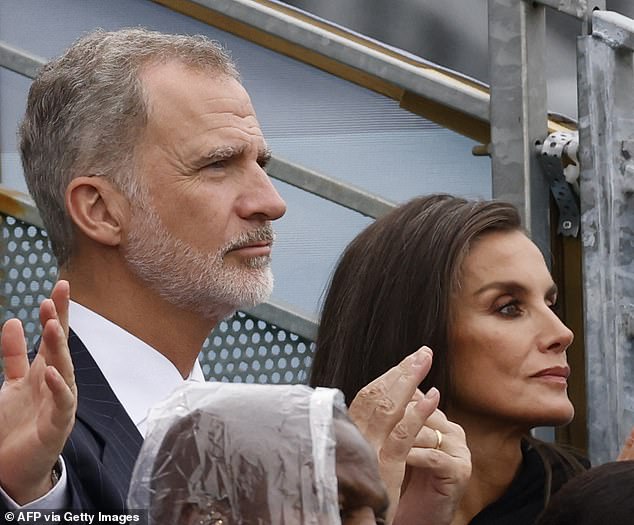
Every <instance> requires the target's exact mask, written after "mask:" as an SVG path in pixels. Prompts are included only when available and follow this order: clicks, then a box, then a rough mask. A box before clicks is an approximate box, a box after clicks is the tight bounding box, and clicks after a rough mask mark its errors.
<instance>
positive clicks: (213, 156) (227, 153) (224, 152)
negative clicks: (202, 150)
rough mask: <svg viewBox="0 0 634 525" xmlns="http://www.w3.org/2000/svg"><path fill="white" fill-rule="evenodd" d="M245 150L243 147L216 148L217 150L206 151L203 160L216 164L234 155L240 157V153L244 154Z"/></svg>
mask: <svg viewBox="0 0 634 525" xmlns="http://www.w3.org/2000/svg"><path fill="white" fill-rule="evenodd" d="M245 149H246V147H245V146H218V147H217V148H213V149H211V150H209V151H207V153H206V154H205V156H204V160H206V161H211V162H216V161H219V160H224V159H228V158H231V157H234V156H236V155H241V154H242V153H244V150H245Z"/></svg>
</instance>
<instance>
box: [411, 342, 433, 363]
mask: <svg viewBox="0 0 634 525" xmlns="http://www.w3.org/2000/svg"><path fill="white" fill-rule="evenodd" d="M431 358H432V353H431V350H430V349H429V348H427V347H426V346H423V347H422V348H420V349H419V350H417V351H416V353H415V354H414V362H413V365H414V366H424V365H426V364H427V363H428V362H429V361H431Z"/></svg>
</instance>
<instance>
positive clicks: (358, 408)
mask: <svg viewBox="0 0 634 525" xmlns="http://www.w3.org/2000/svg"><path fill="white" fill-rule="evenodd" d="M431 363H432V353H431V350H430V349H429V348H426V347H423V348H421V349H419V350H418V351H416V352H414V353H413V354H411V355H409V356H407V357H406V358H405V359H403V361H401V362H400V363H399V364H398V365H397V366H395V367H393V368H391V369H390V370H388V371H387V372H386V373H385V374H383V375H382V376H380V377H378V378H377V379H375V380H374V381H372V382H371V383H369V384H368V385H367V386H365V387H364V388H362V389H361V390H360V391H359V393H358V394H357V395H356V397H355V398H354V400H353V401H352V403H351V404H350V409H349V411H348V413H349V414H350V417H351V418H352V420H353V421H354V422H355V424H356V425H357V426H358V427H359V429H360V430H361V432H363V433H364V434H365V437H366V438H367V439H368V440H370V441H372V442H376V441H382V440H383V439H384V438H385V437H386V436H387V435H388V434H389V433H390V432H391V430H392V428H393V427H394V425H395V424H396V423H397V422H398V421H399V420H400V419H401V418H402V417H403V413H404V411H405V407H406V405H407V403H409V401H410V400H411V399H412V397H413V396H414V395H415V392H416V389H417V388H418V385H419V384H420V383H421V381H422V380H423V379H424V378H425V376H426V375H427V373H428V372H429V369H430V368H431Z"/></svg>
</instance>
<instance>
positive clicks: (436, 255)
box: [310, 194, 586, 501]
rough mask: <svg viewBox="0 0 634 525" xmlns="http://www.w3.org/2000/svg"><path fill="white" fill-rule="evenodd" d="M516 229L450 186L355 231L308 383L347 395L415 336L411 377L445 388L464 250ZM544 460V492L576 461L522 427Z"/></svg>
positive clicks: (507, 209) (515, 222) (329, 300)
mask: <svg viewBox="0 0 634 525" xmlns="http://www.w3.org/2000/svg"><path fill="white" fill-rule="evenodd" d="M500 231H506V232H513V231H523V228H522V225H521V219H520V216H519V213H518V211H517V209H516V208H515V207H514V206H513V205H512V204H509V203H506V202H500V201H491V200H489V201H485V200H480V201H477V200H467V199H463V198H459V197H454V196H451V195H444V194H441V195H430V196H426V197H419V198H416V199H413V200H411V201H409V202H408V203H406V204H404V205H402V206H399V207H398V208H396V209H394V210H393V211H392V212H390V213H389V214H387V215H385V216H383V217H381V218H379V219H378V220H376V221H375V222H374V223H373V224H371V225H370V226H368V227H367V228H366V229H365V230H364V231H362V232H361V233H360V234H359V235H358V236H357V237H356V238H355V239H354V240H353V241H352V242H351V243H350V245H349V246H348V247H347V248H346V250H345V251H344V253H343V255H342V256H341V258H340V260H339V263H338V265H337V268H336V270H335V272H334V275H333V277H332V280H331V282H330V286H329V289H328V292H327V295H326V299H325V302H324V306H323V309H322V315H321V322H320V326H319V330H318V333H317V341H316V346H317V349H316V352H315V355H314V360H313V364H312V369H311V374H310V385H311V386H329V387H335V388H339V389H340V390H342V391H343V392H344V395H345V398H346V402H347V403H348V404H350V403H351V401H352V400H353V399H354V397H355V396H356V394H357V393H358V392H359V390H361V389H362V388H363V387H364V386H365V385H367V384H368V383H370V382H371V381H372V380H374V379H376V378H377V377H379V376H380V375H382V374H383V373H385V372H386V371H387V370H388V369H390V368H392V367H393V366H395V365H397V364H398V363H399V362H400V361H402V360H403V359H404V358H405V357H406V356H407V355H409V354H411V353H412V352H414V351H415V350H417V349H418V348H420V347H421V346H423V345H426V346H428V347H430V348H431V349H432V350H433V352H434V359H433V365H432V368H431V371H430V372H429V374H428V375H427V377H426V378H425V380H424V381H423V383H422V384H421V385H420V387H421V389H422V390H423V391H424V392H426V391H427V390H429V388H431V387H432V386H435V387H436V388H438V389H439V390H440V392H441V398H440V399H441V402H440V408H441V409H443V410H445V409H446V408H447V405H448V403H450V402H451V399H452V397H453V385H452V380H451V378H452V361H451V355H450V353H449V346H450V345H449V338H450V334H451V329H452V311H451V302H452V301H451V299H452V295H453V294H454V293H455V292H456V290H457V289H459V287H460V285H461V271H462V265H463V261H464V260H465V258H466V256H467V255H468V253H469V250H470V249H471V248H472V247H473V246H474V244H475V243H477V242H478V241H479V240H480V239H482V238H483V237H484V236H486V235H488V234H490V233H493V232H500ZM525 441H526V442H527V445H528V447H529V448H533V449H534V450H535V451H536V452H537V454H539V456H540V458H541V460H542V462H543V464H544V469H545V479H544V500H545V501H548V499H549V498H550V495H551V493H553V492H555V491H556V490H557V489H558V488H559V487H560V486H561V484H562V483H564V482H565V481H566V480H567V479H569V478H570V477H571V476H572V475H574V474H576V473H577V472H581V471H583V470H585V468H586V467H585V466H584V465H583V464H582V462H580V460H579V457H580V455H576V454H574V453H571V452H569V451H567V450H565V449H564V448H562V447H559V446H555V445H551V444H548V443H544V442H541V441H539V440H537V439H534V438H532V437H530V436H528V435H527V436H526V439H525Z"/></svg>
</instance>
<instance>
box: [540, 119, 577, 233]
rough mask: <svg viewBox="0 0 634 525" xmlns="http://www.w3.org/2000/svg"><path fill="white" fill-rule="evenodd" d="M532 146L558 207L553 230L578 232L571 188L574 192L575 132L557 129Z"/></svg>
mask: <svg viewBox="0 0 634 525" xmlns="http://www.w3.org/2000/svg"><path fill="white" fill-rule="evenodd" d="M535 146H536V148H537V154H538V155H539V160H540V162H541V165H542V167H543V168H544V173H546V176H547V177H548V181H549V183H550V191H551V193H552V195H553V197H554V198H555V202H556V203H557V208H558V209H559V226H558V228H557V233H560V234H562V235H564V236H566V237H576V236H577V235H578V234H579V222H580V216H579V204H578V202H577V196H576V195H575V191H573V188H575V189H576V192H577V193H578V191H579V189H578V181H577V179H578V178H579V160H578V159H577V150H578V148H579V135H578V134H577V133H576V132H564V131H557V132H555V133H551V134H550V135H548V137H547V138H546V140H545V141H544V142H543V143H542V142H540V141H538V142H537V143H536V144H535Z"/></svg>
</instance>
